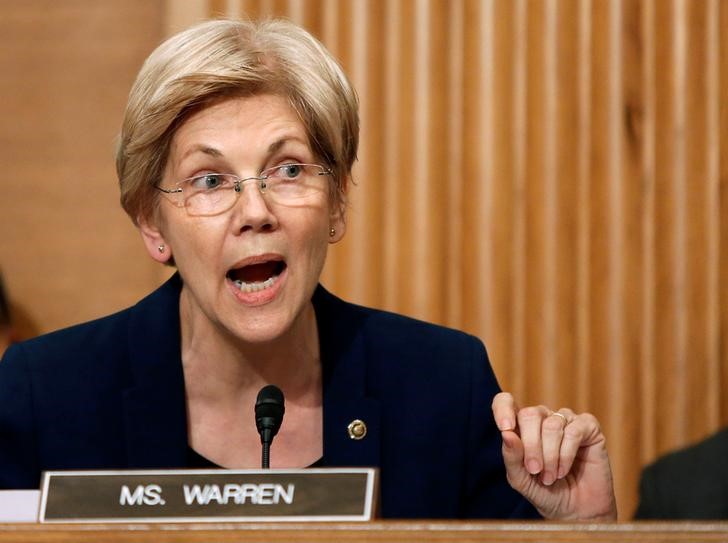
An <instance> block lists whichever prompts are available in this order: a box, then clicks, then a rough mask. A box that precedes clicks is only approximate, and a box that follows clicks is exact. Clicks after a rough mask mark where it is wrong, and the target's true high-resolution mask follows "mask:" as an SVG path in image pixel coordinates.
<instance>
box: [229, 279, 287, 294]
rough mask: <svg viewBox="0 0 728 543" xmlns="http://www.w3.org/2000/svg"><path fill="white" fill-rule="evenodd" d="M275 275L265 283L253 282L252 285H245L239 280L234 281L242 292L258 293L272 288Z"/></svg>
mask: <svg viewBox="0 0 728 543" xmlns="http://www.w3.org/2000/svg"><path fill="white" fill-rule="evenodd" d="M276 277H277V276H276V275H274V276H273V277H269V278H268V279H266V280H265V281H261V282H254V283H246V282H245V281H241V280H240V279H236V280H235V285H236V286H237V287H238V288H239V289H240V290H241V291H243V292H258V291H259V290H263V289H266V288H269V287H272V286H273V283H275V280H276Z"/></svg>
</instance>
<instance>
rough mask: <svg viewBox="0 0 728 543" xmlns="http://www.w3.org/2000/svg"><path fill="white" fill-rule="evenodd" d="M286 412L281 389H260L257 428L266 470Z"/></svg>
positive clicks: (256, 413)
mask: <svg viewBox="0 0 728 543" xmlns="http://www.w3.org/2000/svg"><path fill="white" fill-rule="evenodd" d="M285 412H286V407H285V402H284V400H283V392H281V389H280V388H278V387H277V386H275V385H266V386H264V387H263V388H261V389H260V392H258V398H257V399H256V400H255V426H256V428H258V433H259V434H260V443H261V445H262V446H263V458H262V462H261V465H262V467H263V468H264V469H268V468H270V446H271V443H273V437H275V435H276V434H277V433H278V429H279V428H280V427H281V422H283V413H285Z"/></svg>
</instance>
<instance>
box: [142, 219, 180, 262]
mask: <svg viewBox="0 0 728 543" xmlns="http://www.w3.org/2000/svg"><path fill="white" fill-rule="evenodd" d="M138 224H139V233H140V234H141V235H142V240H143V241H144V246H145V247H146V248H147V253H148V254H149V256H151V257H152V259H153V260H156V261H157V262H160V263H161V264H165V263H167V262H168V261H169V259H170V258H172V248H171V247H170V246H169V245H167V243H166V242H165V240H164V235H163V234H162V232H161V230H160V229H159V227H158V226H157V225H156V224H154V223H152V222H151V221H150V220H149V219H144V218H140V219H139V221H138Z"/></svg>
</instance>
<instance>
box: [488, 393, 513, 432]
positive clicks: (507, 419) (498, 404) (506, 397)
mask: <svg viewBox="0 0 728 543" xmlns="http://www.w3.org/2000/svg"><path fill="white" fill-rule="evenodd" d="M491 407H492V409H493V418H494V419H495V424H496V426H498V429H499V430H500V431H501V432H503V431H505V430H515V429H516V412H517V411H518V406H517V405H516V400H515V399H514V398H513V395H512V394H511V393H510V392H499V393H498V394H496V395H495V396H494V397H493V403H492V405H491Z"/></svg>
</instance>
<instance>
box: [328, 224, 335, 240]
mask: <svg viewBox="0 0 728 543" xmlns="http://www.w3.org/2000/svg"><path fill="white" fill-rule="evenodd" d="M335 235H336V228H334V227H333V226H332V227H331V228H329V237H332V238H333V237H334V236H335Z"/></svg>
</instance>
